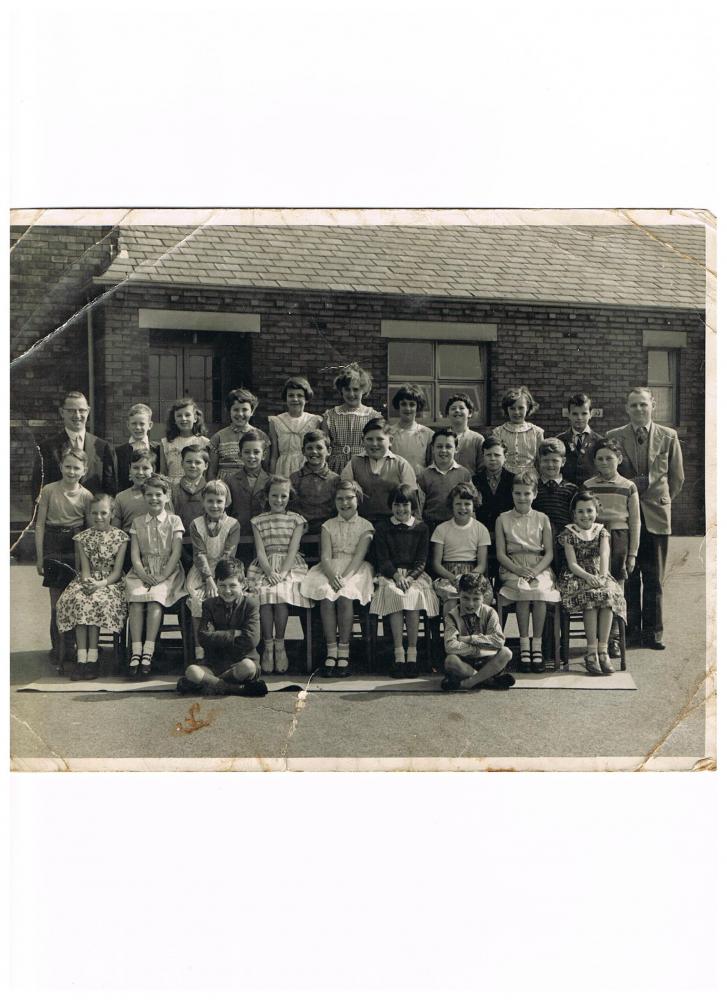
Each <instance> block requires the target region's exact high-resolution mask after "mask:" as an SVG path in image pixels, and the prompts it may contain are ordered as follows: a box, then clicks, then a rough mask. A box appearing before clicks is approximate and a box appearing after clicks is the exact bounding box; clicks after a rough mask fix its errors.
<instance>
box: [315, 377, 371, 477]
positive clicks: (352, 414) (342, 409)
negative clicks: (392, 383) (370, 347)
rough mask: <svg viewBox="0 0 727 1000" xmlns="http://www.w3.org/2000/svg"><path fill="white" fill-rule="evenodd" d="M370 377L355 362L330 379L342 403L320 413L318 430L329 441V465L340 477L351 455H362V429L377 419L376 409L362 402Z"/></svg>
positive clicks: (368, 390)
mask: <svg viewBox="0 0 727 1000" xmlns="http://www.w3.org/2000/svg"><path fill="white" fill-rule="evenodd" d="M372 384H373V383H372V381H371V376H370V375H369V373H368V372H367V371H364V369H363V368H362V367H361V366H360V365H359V364H357V363H356V362H354V363H353V364H351V365H348V366H347V367H346V368H344V369H343V371H342V372H341V373H340V374H339V375H337V376H336V378H335V379H334V380H333V387H334V389H336V390H337V391H338V392H340V394H341V403H340V405H339V406H334V407H333V409H331V410H326V412H325V413H324V414H323V424H322V425H321V429H322V430H324V431H325V432H326V434H327V435H328V437H329V439H330V441H331V455H330V458H329V459H328V466H329V468H330V469H331V470H332V471H333V472H338V473H339V474H340V473H341V472H342V471H343V468H344V466H345V465H347V464H348V463H349V462H350V461H351V459H352V458H353V457H354V455H363V453H364V446H363V439H362V434H363V429H364V427H365V426H366V424H367V423H368V422H369V420H372V419H373V418H374V417H380V416H381V414H380V413H379V411H378V410H374V409H373V407H371V406H364V404H363V403H362V402H361V400H362V399H363V397H364V396H368V394H369V393H370V392H371V386H372Z"/></svg>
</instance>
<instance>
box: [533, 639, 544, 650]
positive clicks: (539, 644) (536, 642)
mask: <svg viewBox="0 0 727 1000" xmlns="http://www.w3.org/2000/svg"><path fill="white" fill-rule="evenodd" d="M531 641H532V649H533V652H534V653H542V651H543V637H542V636H541V637H540V638H539V639H536V638H534V637H533V639H532V640H531Z"/></svg>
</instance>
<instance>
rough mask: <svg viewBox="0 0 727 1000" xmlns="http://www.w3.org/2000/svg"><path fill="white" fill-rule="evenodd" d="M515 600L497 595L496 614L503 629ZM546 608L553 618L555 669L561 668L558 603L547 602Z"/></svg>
mask: <svg viewBox="0 0 727 1000" xmlns="http://www.w3.org/2000/svg"><path fill="white" fill-rule="evenodd" d="M516 603H517V602H516V601H509V600H508V599H507V598H506V597H503V596H502V594H501V593H499V594H498V595H497V614H498V617H499V619H500V625H501V626H502V629H503V631H504V629H505V622H506V621H507V616H508V614H509V613H510V610H511V609H512V608H514V607H515V604H516ZM546 610H547V613H548V614H549V615H551V616H552V619H553V646H554V650H553V656H554V663H555V669H556V670H560V669H561V661H560V614H559V612H560V604H555V603H552V604H551V603H549V604H547V605H546Z"/></svg>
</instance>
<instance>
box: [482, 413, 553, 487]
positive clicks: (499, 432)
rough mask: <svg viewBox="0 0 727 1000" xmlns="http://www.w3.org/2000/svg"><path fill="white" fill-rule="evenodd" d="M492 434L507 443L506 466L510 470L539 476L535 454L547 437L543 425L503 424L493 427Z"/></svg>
mask: <svg viewBox="0 0 727 1000" xmlns="http://www.w3.org/2000/svg"><path fill="white" fill-rule="evenodd" d="M492 436H493V437H496V438H497V440H498V441H500V442H501V443H502V444H504V445H505V447H506V448H507V452H506V453H505V468H506V469H507V471H508V472H512V473H514V474H515V475H518V474H519V473H521V472H532V473H533V475H535V476H536V478H537V473H536V471H535V456H536V455H537V454H538V445H539V444H540V442H541V441H542V440H543V439H544V437H545V432H544V431H543V428H542V427H536V425H535V424H529V423H527V421H526V422H525V423H523V424H511V423H507V424H501V425H500V426H499V427H493V428H492Z"/></svg>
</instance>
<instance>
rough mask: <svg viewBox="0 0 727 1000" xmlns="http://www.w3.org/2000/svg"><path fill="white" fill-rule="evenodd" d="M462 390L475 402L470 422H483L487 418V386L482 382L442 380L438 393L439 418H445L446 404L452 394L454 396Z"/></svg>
mask: <svg viewBox="0 0 727 1000" xmlns="http://www.w3.org/2000/svg"><path fill="white" fill-rule="evenodd" d="M460 392H462V393H467V395H468V396H469V397H470V399H471V400H472V402H473V403H474V404H475V410H474V413H473V414H472V416H471V417H470V423H471V424H482V423H483V422H484V419H485V417H484V413H485V387H484V386H483V384H482V383H481V382H449V383H447V384H443V383H441V382H440V384H439V392H438V394H437V399H438V409H439V412H438V414H437V419H439V420H443V419H444V404H445V403H446V402H447V400H448V399H449V397H450V396H454V395H455V393H460Z"/></svg>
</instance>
